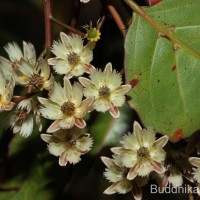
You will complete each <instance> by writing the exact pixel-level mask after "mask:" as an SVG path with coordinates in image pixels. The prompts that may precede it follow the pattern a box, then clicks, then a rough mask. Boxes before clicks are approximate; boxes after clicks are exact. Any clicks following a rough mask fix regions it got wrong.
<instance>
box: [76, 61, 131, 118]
mask: <svg viewBox="0 0 200 200" xmlns="http://www.w3.org/2000/svg"><path fill="white" fill-rule="evenodd" d="M90 79H91V80H89V79H87V78H84V77H79V81H80V83H81V84H82V85H83V86H84V87H85V89H84V95H85V97H86V98H88V97H94V99H95V101H94V105H93V106H94V109H96V110H97V111H99V112H105V111H107V110H109V112H110V114H111V115H112V116H113V117H114V118H118V117H119V115H120V113H119V109H118V107H121V106H122V105H123V104H124V102H125V94H126V93H127V92H128V91H129V90H130V89H131V86H130V85H121V83H122V78H121V76H120V74H119V73H117V72H116V71H115V70H114V71H112V64H111V63H108V64H107V65H106V67H105V69H104V71H103V72H102V71H101V70H95V71H93V72H92V73H91V75H90Z"/></svg>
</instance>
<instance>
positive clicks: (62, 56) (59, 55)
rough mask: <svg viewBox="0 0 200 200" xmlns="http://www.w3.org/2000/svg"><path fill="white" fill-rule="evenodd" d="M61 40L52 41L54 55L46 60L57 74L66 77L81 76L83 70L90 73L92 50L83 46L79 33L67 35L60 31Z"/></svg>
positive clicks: (91, 68)
mask: <svg viewBox="0 0 200 200" xmlns="http://www.w3.org/2000/svg"><path fill="white" fill-rule="evenodd" d="M60 38H61V41H54V43H53V47H52V52H53V54H55V55H56V57H54V58H50V59H49V60H48V62H49V64H50V65H53V68H54V70H55V71H56V72H57V73H58V74H65V75H66V76H67V77H68V78H71V77H73V76H81V75H82V74H83V73H84V72H87V73H90V72H91V71H92V70H93V66H92V65H90V62H91V61H92V59H93V52H92V51H91V49H90V48H89V46H83V40H82V38H81V37H80V36H79V35H72V36H68V35H66V34H65V33H63V32H61V33H60Z"/></svg>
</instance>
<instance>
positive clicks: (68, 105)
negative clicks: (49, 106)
mask: <svg viewBox="0 0 200 200" xmlns="http://www.w3.org/2000/svg"><path fill="white" fill-rule="evenodd" d="M61 111H62V112H63V114H65V115H67V116H71V115H73V114H74V112H75V107H74V104H73V103H72V102H70V101H67V102H65V103H63V105H62V106H61Z"/></svg>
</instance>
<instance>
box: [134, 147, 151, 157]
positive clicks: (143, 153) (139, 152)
mask: <svg viewBox="0 0 200 200" xmlns="http://www.w3.org/2000/svg"><path fill="white" fill-rule="evenodd" d="M137 156H138V157H140V158H142V159H145V158H147V157H148V156H149V150H148V149H147V148H146V147H141V148H139V149H138V150H137Z"/></svg>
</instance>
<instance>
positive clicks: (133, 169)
mask: <svg viewBox="0 0 200 200" xmlns="http://www.w3.org/2000/svg"><path fill="white" fill-rule="evenodd" d="M133 129H134V132H133V133H132V134H131V133H129V134H128V135H125V136H124V138H123V140H122V141H121V142H122V144H123V147H115V148H112V149H111V150H112V151H113V152H114V153H116V154H121V156H122V162H123V164H124V166H125V167H127V168H130V170H129V173H128V175H127V178H128V179H129V180H132V179H134V178H135V177H136V176H137V175H139V176H147V175H149V173H150V172H152V171H156V172H157V173H164V172H165V168H164V166H163V164H162V163H163V162H164V160H165V151H164V150H163V149H162V148H163V147H164V146H165V144H166V143H167V141H168V136H163V137H161V138H160V139H158V140H156V138H155V133H154V131H153V130H151V129H148V130H146V129H142V128H141V126H140V125H139V124H138V123H137V122H134V125H133Z"/></svg>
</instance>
